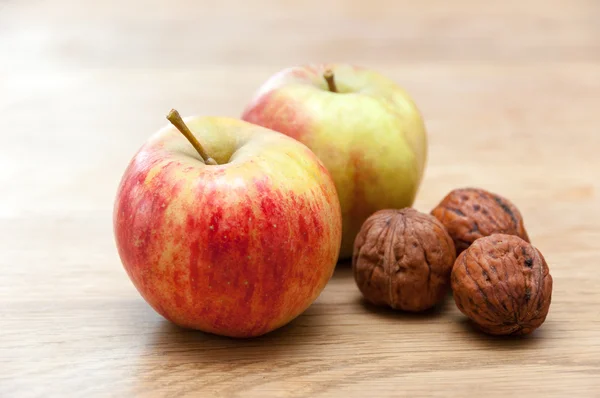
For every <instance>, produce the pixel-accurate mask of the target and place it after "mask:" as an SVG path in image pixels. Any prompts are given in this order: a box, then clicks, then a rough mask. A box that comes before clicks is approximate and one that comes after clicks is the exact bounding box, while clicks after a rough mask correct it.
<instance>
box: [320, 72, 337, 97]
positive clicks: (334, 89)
mask: <svg viewBox="0 0 600 398" xmlns="http://www.w3.org/2000/svg"><path fill="white" fill-rule="evenodd" d="M323 78H324V79H325V81H326V82H327V87H329V91H331V92H332V93H337V92H338V91H337V87H336V85H335V78H334V77H333V71H332V70H331V69H327V70H326V71H325V72H323Z"/></svg>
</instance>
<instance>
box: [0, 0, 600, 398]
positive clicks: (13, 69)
mask: <svg viewBox="0 0 600 398" xmlns="http://www.w3.org/2000/svg"><path fill="white" fill-rule="evenodd" d="M319 62H343V63H351V64H357V65H361V66H364V67H367V68H372V69H374V70H376V71H379V72H381V73H382V74H385V75H387V76H389V77H390V78H392V79H393V80H395V81H396V82H398V84H400V85H401V86H403V87H404V88H405V89H406V90H407V91H408V92H409V93H410V94H411V95H412V97H413V98H414V100H415V102H416V103H417V105H418V107H419V108H420V110H421V111H422V113H423V115H424V118H425V122H426V126H427V129H428V133H429V160H428V165H427V170H426V173H425V178H424V181H423V184H422V187H421V190H420V193H419V195H418V199H417V202H416V204H415V205H416V207H417V208H418V209H420V210H423V211H429V209H431V208H432V207H433V206H434V205H435V204H437V202H438V201H439V200H440V199H441V198H442V197H443V196H444V195H445V194H446V193H447V192H448V191H450V190H451V189H454V188H456V187H459V186H468V185H472V186H479V187H482V188H486V189H489V190H492V191H495V192H498V193H501V194H502V195H503V196H506V197H508V198H510V199H511V200H512V201H513V202H515V204H517V206H519V208H520V210H521V212H522V213H523V215H524V217H525V219H526V226H527V229H528V231H529V235H530V236H531V238H532V240H533V241H535V242H536V246H537V247H538V248H540V249H541V251H542V252H544V253H545V255H546V258H547V259H548V261H549V263H551V269H552V275H553V277H554V278H555V281H556V285H555V293H554V294H555V297H557V299H556V304H553V313H552V314H553V315H551V318H549V326H548V327H547V328H546V330H547V332H545V333H547V334H546V336H547V337H548V336H549V338H547V339H543V340H542V341H543V343H540V342H539V341H540V340H538V342H537V343H534V344H532V345H529V346H525V347H526V348H523V347H524V346H521V349H522V350H521V351H512V350H513V349H514V347H512V346H511V347H509V346H507V345H502V343H491V342H490V341H489V340H484V339H482V338H479V339H478V338H473V335H471V334H465V333H464V330H462V329H460V327H462V326H461V325H460V324H459V323H458V322H456V323H452V324H451V322H450V321H444V320H437V319H432V320H429V321H428V322H429V323H425V325H428V326H426V327H425V329H427V330H425V329H423V328H422V325H423V323H419V322H418V321H415V319H414V318H412V319H411V318H404V319H403V321H404V324H403V328H398V327H397V325H398V324H397V323H395V322H397V321H398V319H394V318H393V317H391V316H389V314H388V315H387V316H386V315H381V314H379V315H373V314H370V315H369V314H367V313H368V311H366V310H365V309H364V308H363V307H361V306H358V305H357V304H356V303H357V297H358V296H357V295H358V292H357V290H356V289H355V286H354V285H353V281H352V279H351V276H350V274H349V273H348V272H346V273H343V272H342V274H341V277H339V278H338V279H335V280H333V281H332V283H331V284H330V285H328V286H327V288H326V289H325V291H324V293H323V295H322V297H321V298H319V300H318V301H317V303H316V304H315V305H314V306H313V307H311V308H310V309H309V312H308V313H307V315H306V316H303V317H302V318H300V319H299V320H298V322H296V324H295V325H296V327H295V328H294V327H291V328H288V329H286V331H282V332H281V333H279V334H277V335H273V336H271V337H267V338H266V339H267V340H266V341H267V342H271V344H267V345H268V346H269V347H270V348H269V349H267V350H266V349H265V346H266V345H265V344H263V345H261V343H260V342H259V343H255V344H249V345H246V346H244V347H242V346H241V345H238V346H236V345H234V343H232V342H230V341H227V340H219V339H212V338H211V337H210V336H204V335H200V336H202V337H198V336H197V335H194V336H193V337H192V335H189V334H181V333H180V332H175V331H174V330H173V329H170V328H169V327H168V326H167V324H166V322H164V321H163V320H162V319H161V318H160V317H159V316H158V315H156V314H155V313H154V312H153V311H152V310H151V309H150V308H149V307H148V306H147V305H146V304H145V303H144V302H143V300H142V299H141V298H140V297H139V294H138V293H137V292H136V291H135V289H134V288H133V286H132V284H131V282H130V281H129V279H128V278H127V276H126V274H125V272H124V271H123V269H122V267H121V264H120V261H119V259H118V256H117V253H116V249H115V245H114V241H113V236H112V206H113V199H114V195H115V193H116V189H117V185H118V182H119V180H120V178H121V175H122V173H123V172H124V170H125V167H126V165H127V163H128V162H129V160H130V159H131V157H132V156H133V154H134V153H135V151H136V150H137V149H138V148H139V147H140V146H141V145H142V144H143V143H144V141H145V140H146V139H147V138H148V137H149V136H150V135H151V134H153V133H154V132H155V131H156V130H158V129H159V128H161V127H162V126H164V125H165V124H166V123H167V122H166V120H165V115H166V113H167V112H168V111H169V110H170V109H171V108H177V109H178V110H179V111H180V112H181V114H182V115H184V116H186V115H223V116H233V117H238V116H239V115H240V114H241V112H242V109H243V108H244V106H245V105H246V104H247V102H248V101H249V100H250V98H251V97H252V95H253V94H254V91H255V90H256V89H257V88H258V87H259V86H260V85H261V84H262V83H263V82H264V81H265V80H266V79H267V78H269V77H270V76H271V75H272V74H274V73H276V72H277V71H279V70H280V69H282V68H285V67H288V66H293V65H301V64H307V63H319ZM599 111H600V1H598V0H552V1H550V0H505V1H481V0H453V1H447V0H423V1H414V0H369V1H360V0H354V1H349V0H348V1H341V0H334V1H323V0H319V1H317V0H302V1H292V0H255V1H249V0H248V1H244V0H236V1H234V0H221V1H191V0H171V1H156V0H143V1H142V0H103V1H80V0H0V139H1V140H0V186H1V187H2V190H1V193H0V253H2V256H1V258H0V267H1V269H2V272H0V302H1V303H3V304H1V305H0V318H1V319H2V322H6V323H4V324H2V326H0V340H1V343H0V361H2V359H4V360H5V362H4V363H3V364H2V362H0V365H1V366H2V368H3V369H4V370H3V371H2V372H0V373H2V374H3V376H0V395H3V393H2V391H4V392H5V393H6V396H7V397H8V396H17V395H19V396H21V395H25V396H29V395H27V394H25V393H30V394H31V396H38V395H35V393H36V392H38V393H40V394H41V393H42V392H45V391H48V386H51V387H52V386H53V387H52V388H56V389H57V390H58V389H62V391H64V392H67V394H66V395H63V396H73V395H72V393H73V392H80V393H86V394H87V393H92V392H94V391H95V392H98V391H100V392H103V393H104V394H99V395H100V396H110V394H111V393H115V394H116V395H114V396H131V392H132V391H134V392H136V391H137V392H140V391H142V392H150V393H151V392H153V391H161V392H165V394H168V393H172V394H173V395H171V396H183V395H185V393H186V391H187V393H189V392H190V391H192V390H186V389H185V388H183V387H182V388H181V389H180V386H182V385H185V384H186V383H192V381H194V382H197V383H206V385H209V386H212V387H211V388H213V387H214V390H213V391H217V390H219V389H220V388H221V387H219V386H224V385H229V386H230V387H227V388H229V390H227V388H225V389H224V390H219V391H221V392H223V391H224V393H223V396H225V395H228V394H227V392H228V391H229V392H230V393H232V394H233V393H234V392H235V391H237V389H238V388H239V389H240V390H245V389H246V388H253V389H254V390H253V391H259V390H260V391H271V392H273V391H280V390H285V389H286V388H288V387H290V388H291V387H294V388H296V387H297V388H300V389H299V390H297V391H300V393H298V394H300V395H307V396H316V395H317V394H316V393H317V392H318V391H321V390H319V388H320V387H318V386H316V385H313V384H311V383H312V382H314V381H318V380H321V381H323V380H326V381H327V383H329V384H327V385H328V386H329V387H331V388H332V389H341V390H342V391H355V392H356V391H360V390H362V391H364V390H365V389H367V390H368V391H375V390H377V391H383V390H385V389H386V388H388V387H389V388H391V387H393V386H394V383H393V381H395V382H399V381H400V382H402V385H403V386H406V388H411V387H410V386H412V387H414V388H415V390H414V391H418V388H419V387H418V383H417V384H410V383H408V384H407V383H404V382H403V380H404V379H403V377H409V376H410V375H408V376H407V375H406V374H405V372H398V358H401V359H402V361H403V364H408V365H407V367H406V369H411V370H414V371H415V372H416V371H423V372H426V371H428V370H431V369H434V368H438V369H439V367H442V368H443V372H441V373H431V374H432V375H433V376H432V378H429V379H428V378H427V373H421V374H420V375H421V376H419V375H417V376H415V377H417V378H416V379H415V380H417V381H419V380H420V383H422V384H423V385H430V386H432V387H435V386H442V384H443V383H445V382H447V383H452V382H453V381H454V380H460V384H461V388H462V390H461V391H470V392H471V393H473V392H475V393H476V394H475V395H478V394H477V392H478V391H479V393H481V391H480V390H478V388H479V386H480V383H481V379H482V378H483V376H484V374H483V373H477V372H478V371H479V370H480V369H484V368H486V369H487V370H488V371H490V372H492V371H494V372H495V371H496V369H500V371H499V372H498V373H497V375H498V377H496V378H493V377H492V378H491V379H490V380H491V381H490V382H491V383H496V384H495V386H496V387H497V389H496V390H494V389H491V390H490V392H491V391H500V392H502V391H504V392H506V390H503V388H509V387H507V386H510V385H509V384H506V379H505V378H503V377H501V376H502V375H505V376H506V375H510V376H511V377H513V379H510V380H517V381H516V384H513V386H517V387H518V388H519V391H520V392H522V393H523V394H525V391H530V392H531V391H536V390H535V389H536V388H542V389H544V388H545V390H543V391H546V392H549V393H553V392H556V391H562V392H563V393H564V394H567V393H572V392H574V391H575V390H573V389H572V388H571V387H569V386H568V385H563V384H559V383H561V382H564V383H570V385H571V386H579V387H581V388H586V387H588V388H590V390H587V391H591V387H593V385H594V383H597V381H596V382H594V381H593V380H592V378H591V376H590V375H591V374H592V373H590V372H592V371H593V369H596V370H597V369H599V368H598V366H600V365H598V364H597V357H596V358H595V359H594V358H592V356H593V352H592V354H588V353H585V352H583V351H584V350H583V349H581V347H580V348H579V351H578V354H577V355H578V356H577V357H573V356H572V355H574V354H573V352H574V351H573V350H572V349H571V348H569V347H570V346H569V344H571V343H573V342H577V344H582V345H586V347H588V346H591V345H593V344H597V341H598V334H597V332H594V330H596V331H597V330H598V327H597V316H595V318H594V315H593V314H596V315H597V308H598V307H597V304H596V303H597V302H598V297H599V296H598V292H599V291H600V290H599V289H598V287H599V280H598V278H597V277H596V275H597V272H596V268H597V267H596V264H597V258H598V254H599V253H598V241H600V231H599V229H598V220H600V206H599V202H598V189H600V179H599V178H598V171H599V170H600V157H599V156H598V150H600V131H599V122H598V120H599V119H598V113H599ZM338 275H339V274H338ZM574 286H576V289H574V288H573V287H574ZM570 287H571V288H570ZM575 302H577V303H578V304H577V305H572V304H573V303H575ZM324 303H327V305H328V306H326V305H324ZM553 303H554V302H553ZM455 312H456V313H455V315H456V316H457V317H458V314H457V311H455ZM582 313H586V316H587V318H585V317H584V316H582V315H581V314H582ZM365 314H367V315H365ZM349 316H350V317H351V318H348V317H349ZM353 316H354V317H358V318H352V317H353ZM368 316H373V317H376V318H377V321H378V322H379V323H378V325H380V326H378V330H379V331H380V332H381V334H380V335H379V338H380V340H378V341H379V342H380V343H381V344H383V345H384V346H385V347H386V348H385V350H384V351H381V350H379V351H378V350H377V349H375V350H373V349H372V348H370V347H369V346H367V345H365V344H363V343H364V341H365V340H364V339H363V338H362V337H360V335H359V333H360V328H356V327H354V326H352V327H342V326H343V325H346V326H348V325H349V324H352V325H359V324H361V322H362V324H366V325H367V329H368V330H367V329H363V330H362V331H363V332H365V333H371V332H372V320H373V318H368V319H367V318H364V319H362V318H361V319H362V320H360V319H359V318H360V317H368ZM365 319H366V320H365ZM584 319H588V320H589V319H596V321H595V322H596V324H595V325H596V326H595V327H596V329H594V328H592V327H590V323H586V322H587V321H585V322H584ZM351 320H352V321H351ZM352 322H353V323H352ZM365 322H366V323H365ZM553 322H554V323H553ZM307 325H310V328H308V327H304V326H307ZM340 325H342V326H340ZM449 325H457V326H449ZM338 326H339V327H338ZM440 328H449V329H448V330H449V332H448V333H446V332H444V333H439V334H435V333H436V331H437V332H440V331H441V330H446V329H440ZM452 328H456V330H455V329H452ZM400 329H402V330H404V331H408V332H410V336H420V337H423V338H424V339H428V340H427V341H428V343H427V346H426V347H424V348H423V347H421V348H420V349H419V348H410V347H412V346H413V344H414V341H413V340H410V339H411V338H413V337H411V338H409V340H408V341H407V342H408V344H407V345H406V346H402V345H395V344H396V343H398V342H400V343H402V340H401V338H402V336H400V335H399V334H398V333H400ZM384 332H385V333H388V334H385V333H384ZM178 333H179V334H178ZM594 333H596V334H594ZM457 336H459V337H457ZM460 336H462V337H460ZM463 340H464V342H465V345H464V346H462V343H463ZM264 341H265V340H262V342H263V343H264ZM594 341H595V342H596V343H594ZM338 342H344V343H345V345H338ZM536 344H537V345H536ZM409 346H410V347H409ZM207 347H208V348H212V350H208V349H207ZM311 347H316V348H311ZM343 347H351V350H350V351H349V352H350V354H349V356H348V357H344V356H343V353H341V351H339V350H340V349H343ZM406 347H409V348H406ZM499 347H501V348H502V349H500V350H498V348H499ZM547 347H549V348H547ZM542 348H543V349H542ZM190 350H191V351H190ZM194 350H196V351H194ZM205 350H208V351H205ZM278 350H280V351H278ZM419 350H421V351H423V352H426V351H427V350H434V351H435V350H438V352H445V354H444V355H446V357H445V358H446V359H447V362H440V361H438V359H436V358H433V357H432V358H431V359H427V358H425V359H423V357H418V353H417V351H419ZM477 350H481V351H484V353H481V352H480V354H481V355H479V354H477ZM200 351H201V352H202V353H203V354H202V355H196V356H194V357H192V355H194V354H198V352H200ZM508 351H510V353H509V354H508V355H507V354H506V353H507V352H508ZM544 353H545V354H544ZM266 354H268V356H265V355H266ZM188 355H190V356H188ZM470 355H479V356H478V357H477V358H479V360H478V361H475V360H473V359H472V358H473V357H470ZM48 358H55V359H52V360H48ZM357 358H362V359H363V361H362V362H361V361H358V362H357ZM40 359H42V360H40ZM555 360H560V361H561V362H560V363H561V365H560V366H563V365H564V366H565V368H561V369H563V370H564V371H562V370H561V372H560V377H558V376H557V369H558V368H557V367H553V365H552V361H555ZM294 361H296V362H294ZM513 361H514V362H513ZM593 361H596V362H595V365H594V366H596V367H595V368H594V367H593V366H592V365H591V364H592V363H593ZM294 363H295V365H293V364H294ZM512 363H514V364H515V368H513V369H517V368H518V370H517V371H514V372H512V371H506V369H505V368H504V366H505V365H507V366H508V365H510V364H512ZM522 364H526V365H530V366H529V367H528V366H525V367H523V366H521V365H522ZM580 365H581V366H583V367H585V369H584V370H585V372H588V373H585V372H584V373H576V372H575V371H573V369H579V368H577V367H578V366H580ZM369 366H372V368H369ZM569 366H570V367H569ZM211 369H212V370H211ZM266 369H274V370H272V371H271V373H269V372H267V371H266ZM502 369H505V373H502V372H503V370H502ZM590 369H592V370H590ZM171 371H173V372H174V373H173V374H172V375H171V376H172V378H171V376H169V372H171ZM261 372H263V373H261ZM265 372H266V373H265ZM365 372H366V373H365ZM444 372H446V373H444ZM455 372H456V373H455ZM511 372H512V373H511ZM552 372H555V373H552ZM224 374H225V375H229V376H228V377H230V379H227V378H225V379H224V378H223V377H224V376H223V375H224ZM586 374H587V376H586ZM82 375H86V377H82ZM173 375H174V376H173ZM347 375H350V376H351V377H350V379H344V377H345V376H347ZM352 375H355V376H352ZM361 375H366V376H365V378H363V379H361V378H360V376H361ZM378 375H381V377H390V378H392V377H393V378H394V379H393V380H392V379H385V378H384V379H383V383H379V384H377V383H375V382H373V383H371V379H368V377H374V378H376V377H379V376H378ZM386 375H387V376H386ZM485 375H488V374H485ZM596 375H597V373H596ZM1 377H5V378H4V379H1ZM519 377H522V378H523V379H522V380H521V381H518V380H519ZM34 378H35V379H36V380H37V381H38V382H39V383H38V384H35V383H34V384H32V383H31V380H33V379H34ZM190 380H192V381H190ZM340 380H346V381H340ZM596 380H597V379H596ZM1 381H4V386H5V388H6V389H4V390H3V389H2V383H1ZM44 383H46V384H44ZM47 383H54V384H47ZM178 383H180V384H178ZM211 383H212V384H211ZM228 383H229V384H228ZM519 383H520V384H519ZM553 383H556V384H553ZM236 384H237V387H236ZM560 386H564V388H563V389H562V390H561V388H560ZM263 387H265V389H264V390H261V388H263ZM596 387H598V386H597V384H596ZM344 389H345V390H344ZM442 390H443V391H446V392H447V391H451V390H452V389H442ZM390 391H395V390H393V389H392V390H390ZM596 391H597V390H596ZM17 392H20V393H22V394H17ZM487 392H488V391H487V390H486V394H487ZM59 396H60V395H59ZM86 396H89V395H86ZM261 396H262V395H261ZM444 396H445V395H444Z"/></svg>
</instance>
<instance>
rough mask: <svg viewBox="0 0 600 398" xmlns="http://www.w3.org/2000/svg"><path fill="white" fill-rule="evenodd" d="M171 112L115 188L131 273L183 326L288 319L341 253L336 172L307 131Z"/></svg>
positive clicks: (265, 326) (271, 323) (223, 331)
mask: <svg viewBox="0 0 600 398" xmlns="http://www.w3.org/2000/svg"><path fill="white" fill-rule="evenodd" d="M169 119H170V120H171V121H172V122H173V123H174V125H175V126H177V128H176V127H173V126H167V127H165V128H163V129H161V130H160V131H159V132H158V133H157V134H155V135H154V136H153V137H152V138H151V139H150V140H149V141H148V142H147V143H146V144H145V145H144V146H143V147H142V148H141V149H140V150H139V152H138V153H137V154H136V155H135V156H134V158H133V159H132V160H131V162H130V164H129V166H128V168H127V170H126V171H125V174H124V175H123V177H122V181H121V184H120V186H119V189H118V194H117V198H116V201H115V207H114V233H115V238H116V243H117V248H118V252H119V255H120V258H121V260H122V262H123V265H124V267H125V270H126V271H127V274H128V275H129V277H130V278H131V280H132V281H133V284H134V285H135V287H136V288H137V289H138V291H139V292H140V293H141V295H142V296H143V297H144V299H145V300H146V301H147V302H148V303H149V304H150V305H151V306H152V307H153V308H154V309H155V310H156V311H157V312H158V313H160V314H161V315H162V316H164V317H165V318H167V319H169V320H171V321H172V322H174V323H176V324H178V325H180V326H183V327H187V328H194V329H199V330H202V331H206V332H210V333H216V334H220V335H226V336H233V337H251V336H258V335H261V334H264V333H267V332H269V331H271V330H273V329H276V328H278V327H280V326H282V325H284V324H286V323H288V322H290V321H291V320H292V319H294V318H295V317H297V316H298V315H299V314H301V313H302V312H303V311H304V310H306V309H307V307H308V306H309V305H310V304H311V303H312V302H313V301H314V300H315V299H316V297H317V296H318V295H319V293H320V292H321V291H322V290H323V288H324V287H325V285H326V283H327V282H328V280H329V279H330V277H331V275H332V273H333V270H334V268H335V264H336V260H337V258H338V251H339V247H340V242H341V233H342V232H341V228H342V227H341V210H340V204H339V200H338V197H337V194H336V191H335V186H334V183H333V181H332V179H331V177H330V175H329V173H328V171H327V170H326V168H325V167H324V165H323V164H322V163H321V161H319V159H318V158H317V157H316V156H315V154H314V153H313V152H312V151H311V150H310V149H308V148H307V147H306V146H304V145H303V144H301V143H300V142H298V141H296V140H294V139H291V138H290V137H287V136H285V135H283V134H280V133H277V132H274V131H271V130H268V129H266V128H263V127H260V126H257V125H253V124H250V123H247V122H244V121H241V120H235V119H228V118H214V117H193V118H189V119H187V120H186V121H185V122H184V121H183V120H182V119H181V118H178V114H177V113H171V114H170V116H169ZM188 127H189V129H188ZM178 130H179V131H178ZM181 133H184V135H185V136H186V137H187V140H186V137H184V135H182V134H181ZM188 140H189V141H188ZM190 143H191V144H192V145H190Z"/></svg>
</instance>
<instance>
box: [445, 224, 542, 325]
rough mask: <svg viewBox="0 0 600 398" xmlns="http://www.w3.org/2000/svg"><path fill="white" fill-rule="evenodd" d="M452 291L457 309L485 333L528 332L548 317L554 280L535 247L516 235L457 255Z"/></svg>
mask: <svg viewBox="0 0 600 398" xmlns="http://www.w3.org/2000/svg"><path fill="white" fill-rule="evenodd" d="M452 290H453V294H454V301H455V302H456V305H457V306H458V308H459V309H460V310H461V311H462V313H464V314H465V315H466V316H468V317H469V318H470V319H471V320H472V321H473V322H474V323H475V324H476V325H477V326H478V327H479V328H480V329H481V330H482V331H484V332H486V333H489V334H494V335H509V334H514V335H519V334H528V333H531V332H533V331H534V330H535V329H537V328H538V327H540V325H541V324H542V323H544V320H545V319H546V315H547V314H548V309H549V308H550V301H551V297H552V277H551V276H550V272H549V270H548V265H547V264H546V260H545V259H544V256H542V254H541V253H540V252H539V251H538V250H537V249H536V248H535V247H533V246H532V245H530V244H529V243H527V242H525V241H524V240H523V239H521V238H519V237H518V236H514V235H504V234H494V235H491V236H488V237H485V238H481V239H477V240H476V241H475V242H474V243H473V244H472V245H471V246H470V247H469V248H468V249H467V250H465V251H464V252H462V253H461V254H460V256H458V258H457V259H456V263H455V264H454V267H453V268H452Z"/></svg>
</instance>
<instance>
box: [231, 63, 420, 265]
mask: <svg viewBox="0 0 600 398" xmlns="http://www.w3.org/2000/svg"><path fill="white" fill-rule="evenodd" d="M326 70H331V71H332V72H333V74H334V79H335V84H336V86H337V89H338V90H337V92H331V91H329V89H328V85H327V83H326V80H325V79H324V77H323V74H324V72H325V71H326ZM242 119H243V120H246V121H248V122H251V123H254V124H258V125H260V126H264V127H267V128H270V129H273V130H275V131H279V132H281V133H284V134H286V135H289V136H290V137H293V138H295V139H297V140H298V141H300V142H302V143H304V144H305V145H307V146H308V147H309V148H310V149H312V150H313V152H314V153H315V154H316V155H317V156H318V157H319V158H320V159H321V160H322V161H323V163H325V166H326V167H327V169H328V170H329V172H330V173H331V176H332V177H333V180H334V182H335V185H336V188H337V192H338V195H339V198H340V202H341V206H342V216H343V222H342V228H343V237H342V245H341V250H340V258H349V257H351V255H352V249H353V244H354V239H355V237H356V235H357V233H358V231H359V230H360V227H361V226H362V224H363V222H364V221H365V220H366V219H367V217H369V216H370V215H371V214H373V213H374V212H375V211H377V210H381V209H389V208H395V209H400V208H403V207H409V206H412V204H413V202H414V199H415V196H416V194H417V191H418V188H419V185H420V183H421V179H422V176H423V172H424V168H425V163H426V160H427V135H426V131H425V125H424V122H423V119H422V117H421V114H420V112H419V110H418V109H417V107H416V105H415V104H414V102H413V101H412V100H411V98H410V97H409V95H408V94H407V93H406V92H405V91H404V90H403V89H402V88H400V87H399V86H398V85H397V84H396V83H394V82H393V81H391V80H390V79H388V78H386V77H384V76H382V75H380V74H378V73H376V72H373V71H370V70H367V69H363V68H359V67H355V66H350V65H344V64H328V65H308V66H299V67H293V68H288V69H285V70H283V71H281V72H279V73H277V74H276V75H274V76H273V77H271V78H270V79H269V80H267V81H266V82H265V83H264V84H263V85H262V86H261V87H260V88H259V90H258V91H257V93H256V94H255V96H254V97H253V99H252V100H251V102H250V103H249V104H248V106H247V107H246V109H245V110H244V112H243V115H242Z"/></svg>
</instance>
